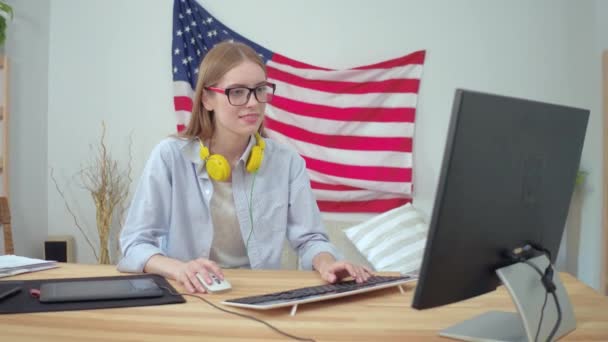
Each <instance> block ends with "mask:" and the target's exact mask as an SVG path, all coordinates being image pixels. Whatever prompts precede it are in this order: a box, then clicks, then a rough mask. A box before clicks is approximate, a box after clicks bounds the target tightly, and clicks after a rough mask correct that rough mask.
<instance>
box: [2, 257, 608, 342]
mask: <svg viewBox="0 0 608 342" xmlns="http://www.w3.org/2000/svg"><path fill="white" fill-rule="evenodd" d="M117 274H119V273H118V272H117V271H116V270H115V268H114V267H113V266H100V265H76V264H62V265H61V267H60V268H58V269H53V270H47V271H43V272H36V273H30V274H24V275H20V276H16V277H10V278H5V279H10V280H14V279H42V278H69V277H88V276H91V277H93V276H103V275H107V276H110V275H117ZM225 275H226V277H227V278H228V279H229V280H230V282H231V283H232V286H233V290H232V291H231V292H228V293H225V294H220V295H205V298H207V299H209V300H210V301H212V302H214V303H219V302H220V301H222V300H224V299H227V298H236V297H241V296H247V295H255V294H261V293H266V292H270V291H280V290H287V289H290V288H295V287H302V286H312V285H318V284H321V283H322V282H321V280H320V278H319V277H318V275H317V274H316V273H315V272H301V271H251V270H226V271H225ZM561 276H562V280H563V282H564V284H565V286H566V288H567V289H568V292H569V294H570V298H571V300H572V302H573V305H574V311H575V314H576V319H577V322H578V326H577V330H575V331H574V332H572V333H571V334H570V335H568V336H566V338H565V339H564V340H569V341H589V340H594V341H608V298H607V297H604V296H602V295H600V294H598V293H597V292H595V291H594V290H592V289H591V288H589V287H587V286H585V285H584V284H582V283H581V282H580V281H578V280H576V279H575V278H574V277H572V276H570V275H568V274H562V275H561ZM173 285H174V286H175V287H176V288H177V289H178V290H182V289H181V287H179V286H177V285H176V284H175V283H173ZM446 286H449V284H446ZM413 290H414V286H413V285H408V286H407V287H406V294H405V295H404V294H401V293H400V292H399V290H398V289H397V288H392V289H385V290H380V291H377V292H373V293H369V294H363V295H359V296H354V297H348V298H341V299H337V300H331V301H327V302H320V303H313V304H305V305H301V306H300V307H299V308H298V312H297V314H296V316H293V317H292V316H290V315H289V312H290V311H289V308H282V309H277V310H273V311H252V310H244V309H236V308H229V307H225V308H228V309H231V310H235V311H239V312H242V313H247V314H253V315H254V316H255V317H258V318H261V319H263V320H266V321H268V322H269V323H271V324H273V325H275V326H276V327H278V328H279V329H283V330H285V331H286V332H288V333H291V334H294V335H297V336H301V337H311V338H314V339H315V340H317V341H387V340H400V341H449V340H448V339H444V338H441V337H439V336H438V335H437V332H438V331H439V330H441V329H443V328H446V327H448V326H450V325H452V324H454V323H457V322H460V321H462V320H465V319H468V318H471V317H473V316H475V315H477V314H480V313H482V312H485V311H488V310H490V309H493V310H496V309H497V310H505V311H515V308H514V306H513V304H512V303H511V300H510V299H509V297H508V294H507V292H506V291H504V289H502V288H500V289H499V290H497V291H494V292H492V293H489V294H486V295H484V296H481V297H478V298H475V299H471V300H468V301H464V302H461V303H456V304H452V305H448V306H444V307H440V308H436V309H430V310H423V311H417V310H415V309H412V308H411V307H410V303H411V300H412V296H413V294H414V291H413ZM185 298H186V299H187V301H188V302H187V303H185V304H175V305H161V306H148V307H134V308H121V309H103V310H90V311H65V312H52V313H35V314H15V315H0V341H127V340H128V341H135V340H139V341H162V342H177V341H197V342H200V341H214V340H220V339H221V340H222V341H226V340H246V341H268V340H281V341H286V340H288V339H287V338H286V337H283V336H282V335H279V334H277V333H275V332H274V331H272V330H271V329H269V328H268V327H266V326H264V325H262V324H260V323H258V322H254V321H252V320H248V319H244V318H240V317H237V316H234V315H230V314H227V313H224V312H221V311H218V310H216V309H214V308H212V307H210V306H209V305H207V304H206V303H204V302H203V301H200V300H198V299H196V298H192V297H185Z"/></svg>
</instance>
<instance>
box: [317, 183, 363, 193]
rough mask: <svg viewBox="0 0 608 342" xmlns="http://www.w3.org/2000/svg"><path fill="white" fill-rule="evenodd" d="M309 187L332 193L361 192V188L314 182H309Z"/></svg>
mask: <svg viewBox="0 0 608 342" xmlns="http://www.w3.org/2000/svg"><path fill="white" fill-rule="evenodd" d="M310 187H311V188H313V189H317V190H334V191H352V190H363V189H361V188H355V187H353V186H348V185H338V184H327V183H320V182H315V181H310Z"/></svg>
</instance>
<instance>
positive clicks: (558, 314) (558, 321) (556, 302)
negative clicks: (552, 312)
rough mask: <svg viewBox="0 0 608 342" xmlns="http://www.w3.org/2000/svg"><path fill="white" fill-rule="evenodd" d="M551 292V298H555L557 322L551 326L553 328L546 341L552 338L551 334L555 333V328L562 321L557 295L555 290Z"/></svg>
mask: <svg viewBox="0 0 608 342" xmlns="http://www.w3.org/2000/svg"><path fill="white" fill-rule="evenodd" d="M551 294H552V295H553V300H555V306H557V322H556V323H555V326H553V330H551V334H549V338H548V339H547V341H551V340H552V339H553V336H555V334H557V328H558V327H559V325H560V324H561V323H562V308H561V307H560V306H559V300H557V295H556V294H555V292H553V293H551Z"/></svg>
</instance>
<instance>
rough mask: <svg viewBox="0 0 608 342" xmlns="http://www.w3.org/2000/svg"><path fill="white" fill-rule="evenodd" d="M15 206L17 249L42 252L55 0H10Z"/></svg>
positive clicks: (11, 161)
mask: <svg viewBox="0 0 608 342" xmlns="http://www.w3.org/2000/svg"><path fill="white" fill-rule="evenodd" d="M7 3H8V4H9V5H10V6H12V7H13V10H14V12H15V17H14V19H13V21H12V22H10V23H9V28H8V38H7V41H6V46H5V52H6V53H7V54H8V56H9V64H10V75H9V79H10V88H9V93H10V94H9V96H10V108H9V110H10V123H9V125H10V127H9V128H10V132H9V134H10V159H9V170H10V180H9V183H10V184H9V187H10V207H11V216H12V222H11V223H12V228H13V240H14V244H15V250H16V252H17V253H19V254H22V255H30V256H35V257H42V249H41V247H42V241H44V238H45V237H46V235H47V187H46V183H47V179H46V174H47V171H46V168H47V151H46V146H47V141H48V139H47V118H48V116H47V110H48V109H47V108H48V106H47V103H48V96H47V95H48V67H49V60H48V51H49V33H48V32H49V3H48V2H47V1H32V0H25V1H24V0H19V1H18V0H8V1H7Z"/></svg>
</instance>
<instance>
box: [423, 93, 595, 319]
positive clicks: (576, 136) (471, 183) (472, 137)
mask: <svg viewBox="0 0 608 342" xmlns="http://www.w3.org/2000/svg"><path fill="white" fill-rule="evenodd" d="M588 116H589V111H587V110H583V109H577V108H571V107H566V106H560V105H553V104H548V103H542V102H535V101H529V100H524V99H517V98H511V97H505V96H497V95H492V94H484V93H480V92H474V91H466V90H460V89H458V90H457V91H456V96H455V99H454V107H453V111H452V118H451V122H450V128H449V131H448V138H447V141H446V149H445V154H444V159H443V164H442V169H441V175H440V180H439V185H438V188H437V194H436V198H435V205H434V208H433V213H432V217H431V222H430V228H429V235H428V239H427V245H426V250H425V253H424V259H423V262H422V266H421V271H420V279H419V281H418V285H417V288H416V293H415V296H414V300H413V303H412V306H413V307H415V308H418V309H423V308H430V307H434V306H439V305H445V304H449V303H452V302H456V301H460V300H464V299H467V298H470V297H474V296H477V295H481V294H484V293H486V292H488V291H492V290H494V289H496V287H497V286H498V285H499V279H498V277H497V276H496V274H495V273H494V272H495V270H496V269H497V268H499V267H501V266H507V265H509V264H511V263H512V261H510V260H509V259H508V258H506V257H505V252H506V251H507V250H512V249H514V248H516V247H522V246H524V245H525V244H526V243H527V242H529V241H533V242H535V243H538V244H540V245H542V246H543V247H545V248H547V249H548V250H549V251H550V252H551V254H552V259H553V260H552V262H554V261H555V257H556V255H557V251H558V248H559V244H560V241H561V237H562V233H563V231H564V226H565V221H566V216H567V214H568V208H569V205H570V198H571V197H572V192H573V190H574V185H575V179H576V175H577V171H578V168H579V163H580V156H581V152H582V148H583V142H584V138H585V131H586V127H587V120H588Z"/></svg>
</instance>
